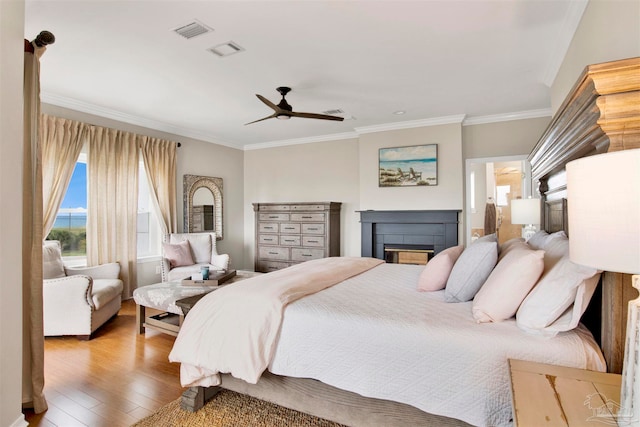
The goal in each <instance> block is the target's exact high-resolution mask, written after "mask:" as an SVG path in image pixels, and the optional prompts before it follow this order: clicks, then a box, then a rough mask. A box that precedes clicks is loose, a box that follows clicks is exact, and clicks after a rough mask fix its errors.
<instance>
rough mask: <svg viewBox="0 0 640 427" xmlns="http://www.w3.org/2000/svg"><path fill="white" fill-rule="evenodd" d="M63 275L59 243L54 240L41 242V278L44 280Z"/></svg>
mask: <svg viewBox="0 0 640 427" xmlns="http://www.w3.org/2000/svg"><path fill="white" fill-rule="evenodd" d="M65 276H66V274H65V271H64V264H63V263H62V253H61V251H60V243H59V242H58V241H55V240H45V241H44V242H43V243H42V278H43V279H45V280H46V279H57V278H60V277H65Z"/></svg>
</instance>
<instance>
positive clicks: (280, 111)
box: [245, 86, 344, 126]
mask: <svg viewBox="0 0 640 427" xmlns="http://www.w3.org/2000/svg"><path fill="white" fill-rule="evenodd" d="M276 90H277V91H278V92H280V95H282V100H280V102H279V103H278V105H276V104H274V103H273V102H271V101H269V100H268V99H267V98H265V97H264V96H262V95H258V94H256V96H257V97H258V99H259V100H260V101H262V102H264V103H265V104H266V105H267V106H268V107H269V108H271V109H272V110H273V111H274V113H273V114H272V115H270V116H267V117H263V118H261V119H258V120H254V121H252V122H249V123H245V126H246V125H250V124H251V123H256V122H261V121H263V120H267V119H272V118H274V117H275V118H277V119H281V120H288V119H290V118H291V117H301V118H303V119H321V120H335V121H339V122H341V121H343V120H344V118H343V117H337V116H329V115H327V114H315V113H299V112H296V111H293V108H292V107H291V105H289V103H288V102H287V100H286V99H284V97H285V96H286V95H287V93H289V92H290V91H291V88H290V87H285V86H281V87H279V88H276Z"/></svg>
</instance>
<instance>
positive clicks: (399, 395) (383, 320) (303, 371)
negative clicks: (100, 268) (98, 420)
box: [183, 264, 606, 426]
mask: <svg viewBox="0 0 640 427" xmlns="http://www.w3.org/2000/svg"><path fill="white" fill-rule="evenodd" d="M423 269H424V267H423V266H414V265H399V264H381V265H378V266H377V267H374V268H372V269H371V270H368V271H366V272H364V273H362V274H359V275H357V276H355V277H352V278H350V279H347V280H345V281H343V282H341V283H338V284H336V285H334V286H332V287H329V288H327V289H325V290H323V291H320V292H318V293H315V294H312V295H309V296H306V297H304V298H301V299H299V300H297V301H295V302H293V303H291V304H289V305H287V306H286V308H285V310H284V316H283V321H282V325H281V329H280V334H279V337H278V339H277V345H276V348H275V353H274V355H273V358H272V360H271V362H270V364H269V367H268V370H269V371H270V372H271V373H273V374H276V375H280V376H286V377H297V378H312V379H316V380H319V381H321V382H323V383H325V384H328V385H330V386H333V387H336V388H339V389H342V390H347V391H351V392H354V393H357V394H359V395H362V396H365V397H372V398H377V399H385V400H391V401H395V402H400V403H403V404H408V405H411V406H414V407H416V408H418V409H420V410H422V411H425V412H427V413H430V414H435V415H441V416H445V417H449V418H455V419H459V420H462V421H465V422H467V423H470V424H473V425H477V426H489V425H490V426H501V425H509V424H510V420H511V395H510V387H509V374H508V372H509V370H508V362H507V361H508V359H509V358H515V359H524V360H530V361H538V362H544V363H553V364H560V365H564V366H571V367H577V368H587V369H592V370H600V371H604V370H605V369H606V366H605V363H604V359H603V357H602V354H601V352H600V350H599V348H598V346H597V344H596V343H595V341H594V340H593V338H592V336H591V334H590V333H589V332H588V331H587V330H586V329H585V328H584V327H582V326H580V327H579V328H577V329H575V330H573V331H571V332H567V333H562V334H560V335H558V336H556V337H554V338H552V339H548V338H544V337H540V336H533V335H529V334H527V333H525V332H523V331H521V330H520V329H519V328H518V327H517V326H516V323H515V320H513V319H512V320H507V321H504V322H499V323H483V324H478V323H476V322H475V321H474V319H473V317H472V314H471V302H467V303H446V302H444V291H439V292H418V291H417V289H416V284H417V282H418V276H419V275H420V272H421V271H422V270H423ZM249 280H252V279H249ZM260 280H264V277H263V278H261V279H260ZM245 282H246V281H245ZM241 283H243V282H241ZM214 297H215V295H212V296H211V297H208V298H214ZM199 304H202V305H201V306H200V307H202V308H204V307H205V306H206V304H207V301H206V300H204V299H203V300H202V301H201V302H200V303H199ZM196 307H198V306H196ZM194 309H195V308H194ZM200 311H202V309H201V310H200ZM188 319H189V316H187V320H188ZM189 326H190V325H189V323H188V322H185V325H183V328H188V327H189ZM190 333H191V331H189V334H190ZM203 333H204V332H203ZM210 333H215V331H211V332H210ZM192 341H193V342H194V351H195V348H196V345H200V344H201V343H202V342H203V341H204V340H203V339H202V337H197V336H194V337H193V340H192ZM196 343H197V344H196ZM201 363H202V365H201V367H204V368H206V369H209V367H207V366H206V365H205V363H204V362H202V360H201ZM183 367H184V363H183ZM184 373H185V371H183V383H184V382H189V383H190V382H193V381H194V378H189V379H187V380H186V381H185V378H184Z"/></svg>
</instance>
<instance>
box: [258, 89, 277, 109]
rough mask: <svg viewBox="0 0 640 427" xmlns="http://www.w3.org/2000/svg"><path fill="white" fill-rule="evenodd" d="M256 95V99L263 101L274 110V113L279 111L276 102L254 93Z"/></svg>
mask: <svg viewBox="0 0 640 427" xmlns="http://www.w3.org/2000/svg"><path fill="white" fill-rule="evenodd" d="M256 96H257V97H258V99H259V100H260V101H262V102H264V103H265V104H266V105H267V106H268V107H269V108H271V109H272V110H273V111H275V112H276V113H278V112H280V110H281V109H280V107H278V106H277V105H276V104H274V103H273V102H271V101H269V100H268V99H267V98H265V97H264V96H262V95H258V94H257V93H256Z"/></svg>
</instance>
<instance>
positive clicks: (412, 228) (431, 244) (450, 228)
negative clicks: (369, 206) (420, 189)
mask: <svg viewBox="0 0 640 427" xmlns="http://www.w3.org/2000/svg"><path fill="white" fill-rule="evenodd" d="M459 213H460V211H458V210H446V211H445V210H437V211H436V210H433V211H360V224H361V231H362V247H361V255H362V256H366V257H374V258H379V259H384V260H387V259H390V260H391V262H393V261H394V260H397V259H398V258H400V257H402V260H403V261H406V260H408V259H412V258H419V257H423V258H424V255H409V254H419V253H420V252H411V251H417V250H419V251H427V252H423V253H426V254H427V255H426V257H427V260H428V259H429V258H431V257H433V256H434V255H437V254H438V253H439V252H441V251H443V250H444V249H446V248H449V247H451V246H456V245H458V215H459ZM402 249H405V250H402ZM393 252H396V254H393ZM400 253H403V255H402V256H400ZM387 257H389V258H387ZM396 262H399V261H396ZM425 262H426V261H425Z"/></svg>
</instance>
